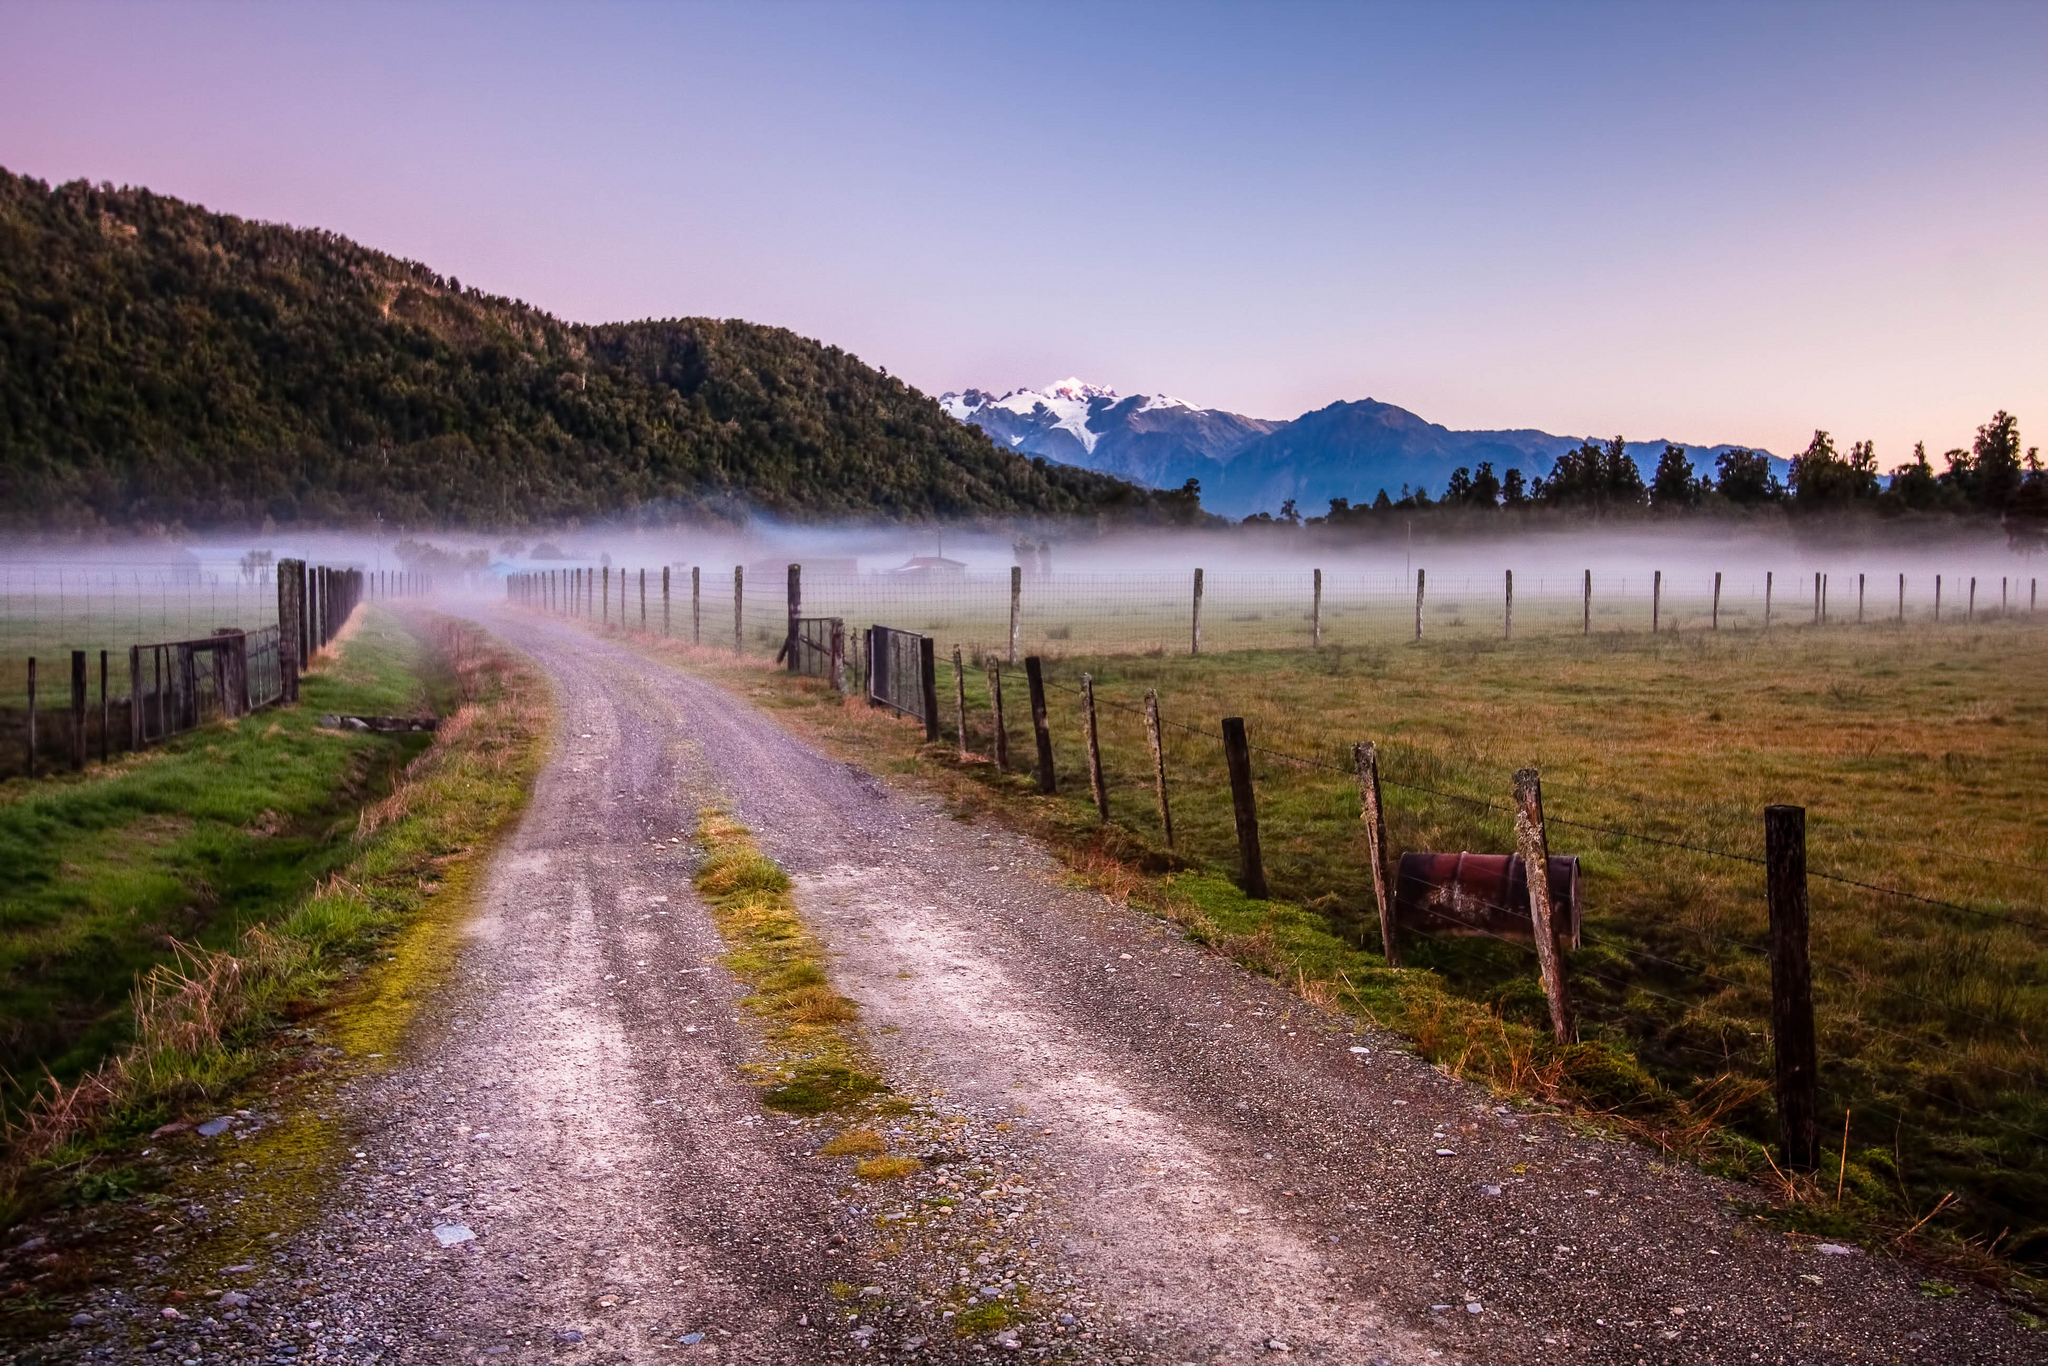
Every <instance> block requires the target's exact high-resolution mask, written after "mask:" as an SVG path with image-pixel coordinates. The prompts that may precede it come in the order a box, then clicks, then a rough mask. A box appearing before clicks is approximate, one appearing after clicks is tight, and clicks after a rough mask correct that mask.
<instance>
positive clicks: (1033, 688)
mask: <svg viewBox="0 0 2048 1366" xmlns="http://www.w3.org/2000/svg"><path fill="white" fill-rule="evenodd" d="M1024 682H1025V685H1026V687H1028V688H1029V689H1030V693H1031V729H1032V731H1033V732H1034V734H1035V737H1036V739H1037V741H1038V790H1039V792H1040V793H1041V794H1043V795H1045V796H1048V797H1050V796H1053V795H1054V794H1055V793H1057V792H1058V791H1059V782H1058V780H1057V779H1055V778H1054V776H1053V771H1052V727H1051V725H1049V724H1048V723H1047V721H1046V717H1045V665H1044V664H1043V663H1042V662H1041V661H1040V660H1039V658H1038V656H1037V655H1027V656H1025V659H1024Z"/></svg>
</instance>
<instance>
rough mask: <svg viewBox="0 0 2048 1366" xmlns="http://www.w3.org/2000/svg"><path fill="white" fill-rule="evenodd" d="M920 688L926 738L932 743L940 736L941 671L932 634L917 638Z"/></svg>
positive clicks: (927, 742)
mask: <svg viewBox="0 0 2048 1366" xmlns="http://www.w3.org/2000/svg"><path fill="white" fill-rule="evenodd" d="M917 640H918V645H917V681H918V690H919V691H920V692H921V693H922V694H923V696H924V739H925V743H926V744H932V743H934V742H936V741H937V740H938V738H939V671H938V661H937V660H936V659H935V658H934V655H935V653H936V652H935V651H934V649H933V646H932V638H931V637H930V636H919V637H918V638H917Z"/></svg>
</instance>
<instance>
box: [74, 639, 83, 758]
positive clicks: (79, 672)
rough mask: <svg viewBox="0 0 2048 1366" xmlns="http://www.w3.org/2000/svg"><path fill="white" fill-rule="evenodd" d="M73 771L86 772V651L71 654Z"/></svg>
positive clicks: (76, 651)
mask: <svg viewBox="0 0 2048 1366" xmlns="http://www.w3.org/2000/svg"><path fill="white" fill-rule="evenodd" d="M71 771H72V772H73V773H83V772H84V771H85V651H83V650H73V651H72V652H71Z"/></svg>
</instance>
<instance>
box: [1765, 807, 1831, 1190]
mask: <svg viewBox="0 0 2048 1366" xmlns="http://www.w3.org/2000/svg"><path fill="white" fill-rule="evenodd" d="M1764 864H1765V877H1766V879H1767V881H1768V885H1769V897H1770V909H1771V1050H1772V1052H1773V1054H1774V1055H1775V1064H1774V1067H1775V1072H1776V1077H1777V1090H1778V1125H1779V1129H1780V1131H1781V1133H1782V1136H1783V1141H1784V1145H1785V1165H1786V1166H1788V1167H1792V1168H1794V1169H1796V1170H1799V1171H1812V1170H1813V1169H1814V1167H1816V1166H1817V1165H1819V1163H1820V1124H1819V1100H1818V1084H1819V1077H1820V1066H1819V1059H1818V1056H1817V1052H1816V1049H1815V1046H1814V1038H1813V964H1812V962H1811V960H1809V958H1808V957H1807V904H1806V808H1805V807H1803V806H1767V807H1765V808H1764Z"/></svg>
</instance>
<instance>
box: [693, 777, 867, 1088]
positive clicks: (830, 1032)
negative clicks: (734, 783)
mask: <svg viewBox="0 0 2048 1366" xmlns="http://www.w3.org/2000/svg"><path fill="white" fill-rule="evenodd" d="M698 834H699V836H700V837H701V838H702V839H703V841H704V844H705V846H706V848H707V849H708V850H709V853H708V855H707V856H706V858H705V859H704V862H703V863H702V864H700V865H699V866H698V868H697V874H696V878H695V884H696V887H697V892H698V894H699V895H700V896H702V897H703V898H704V900H705V901H706V902H707V903H708V904H709V906H710V908H711V919H712V923H713V924H715V925H716V926H717V927H718V932H719V935H720V936H721V937H722V938H723V939H724V940H725V942H726V946H727V952H726V957H725V962H726V966H728V967H729V968H731V969H732V970H733V972H734V973H735V974H736V975H737V976H738V977H739V978H740V980H741V981H743V982H745V983H746V984H747V985H748V986H749V987H751V988H752V993H751V994H750V995H748V996H747V997H746V998H745V999H744V1001H743V1002H742V1004H744V1005H745V1006H746V1007H747V1008H748V1009H749V1010H751V1011H753V1012H754V1013H755V1014H756V1015H757V1016H759V1017H760V1018H761V1019H762V1021H763V1022H764V1024H765V1025H766V1034H765V1038H764V1042H765V1043H766V1044H767V1047H768V1051H769V1054H770V1058H769V1060H768V1061H767V1062H764V1063H757V1064H753V1065H752V1070H753V1072H754V1073H755V1075H756V1078H757V1080H758V1082H759V1085H760V1087H761V1103H762V1104H763V1105H765V1106H767V1107H768V1108H769V1109H771V1110H781V1111H783V1112H784V1113H787V1114H796V1115H818V1114H825V1113H827V1112H830V1111H833V1110H840V1109H845V1108H846V1107H848V1106H851V1105H854V1104H857V1103H858V1102H860V1101H863V1100H866V1099H868V1098H869V1097H871V1096H876V1095H879V1094H881V1093H882V1092H884V1091H886V1090H887V1089H888V1088H887V1087H886V1086H884V1085H883V1083H882V1080H881V1078H880V1077H879V1076H877V1075H875V1074H874V1072H873V1071H872V1070H871V1069H870V1067H869V1065H868V1063H867V1060H866V1056H865V1053H864V1051H863V1050H862V1048H861V1046H860V1037H859V1033H858V1030H857V1028H856V1024H857V1022H858V1020H859V1018H860V1011H859V1009H858V1007H856V1006H855V1005H854V1003H853V1002H852V1001H850V1000H848V999H847V998H846V997H844V996H842V995H841V994H840V993H839V992H837V991H836V990H834V989H833V987H832V984H831V980H830V976H829V974H828V973H827V972H826V970H825V949H824V945H822V944H821V943H819V942H818V939H817V937H816V936H815V935H813V934H812V933H811V932H810V930H809V929H807V928H806V927H805V925H804V923H803V920H802V918H801V917H800V916H798V914H797V911H796V899H795V898H794V897H793V896H792V895H791V894H790V885H789V875H788V874H787V873H785V872H783V871H782V869H781V868H780V867H778V866H777V865H776V863H775V861H774V860H773V859H771V858H769V857H768V856H767V855H765V854H763V853H762V852H761V851H760V850H759V849H758V848H757V847H755V844H754V840H753V836H752V835H750V834H749V833H748V832H747V829H746V827H745V826H743V825H741V824H740V823H739V822H737V821H735V820H733V819H731V818H730V817H729V816H727V815H726V814H725V813H723V812H720V811H706V812H705V813H704V814H703V816H702V818H701V820H700V821H699V823H698Z"/></svg>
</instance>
